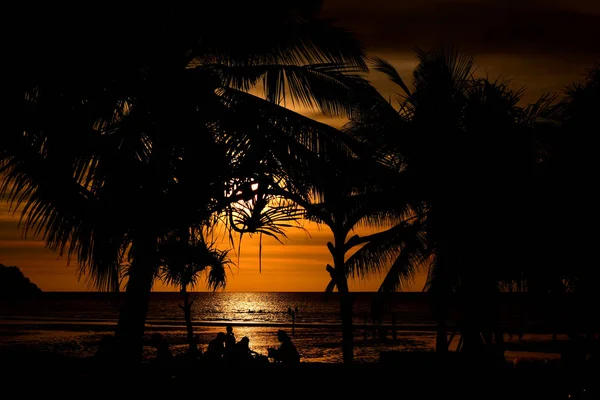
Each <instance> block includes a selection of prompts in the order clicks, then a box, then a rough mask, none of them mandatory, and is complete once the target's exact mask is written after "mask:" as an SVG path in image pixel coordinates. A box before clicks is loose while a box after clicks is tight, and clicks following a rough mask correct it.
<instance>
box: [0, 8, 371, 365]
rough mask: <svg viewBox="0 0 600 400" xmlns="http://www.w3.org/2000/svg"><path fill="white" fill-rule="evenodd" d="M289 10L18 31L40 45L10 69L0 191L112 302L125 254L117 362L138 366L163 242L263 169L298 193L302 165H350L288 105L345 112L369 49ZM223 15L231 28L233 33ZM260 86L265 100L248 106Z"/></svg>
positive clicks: (159, 16)
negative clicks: (327, 160) (328, 160)
mask: <svg viewBox="0 0 600 400" xmlns="http://www.w3.org/2000/svg"><path fill="white" fill-rule="evenodd" d="M296 6H297V5H296V4H286V5H273V7H272V8H271V9H269V11H268V12H266V13H265V12H263V11H264V10H263V9H261V8H260V7H251V6H249V5H236V8H231V7H229V5H227V4H219V5H215V7H214V9H213V10H211V12H208V11H206V10H203V9H202V8H201V7H200V9H197V7H191V8H190V7H188V8H186V9H178V8H176V7H173V8H172V9H170V10H164V9H162V8H160V7H153V6H149V7H146V8H144V9H143V10H133V12H132V10H126V9H124V10H120V12H119V13H118V14H116V13H114V12H113V10H109V9H98V10H96V12H95V13H94V14H93V15H89V16H86V18H70V17H69V19H68V20H65V17H64V16H65V15H70V14H69V13H65V14H61V10H56V9H53V11H54V12H53V11H52V10H43V9H41V8H40V9H39V10H37V9H36V10H34V11H36V12H33V11H32V13H29V14H27V15H25V17H24V20H23V21H22V22H23V23H22V24H21V25H22V26H27V27H29V28H30V29H32V31H33V32H31V35H30V37H35V38H36V39H37V38H39V40H37V41H35V42H31V43H29V42H28V43H23V49H18V50H19V51H18V52H17V54H15V57H11V59H13V60H14V62H17V63H21V64H19V65H18V66H17V67H18V68H19V70H20V72H21V73H20V74H18V75H15V76H19V77H21V79H18V80H17V86H18V93H17V97H16V99H17V103H18V105H17V107H15V108H16V109H20V110H22V111H21V113H15V114H14V117H15V118H17V117H18V119H16V120H15V121H14V122H15V124H9V125H10V126H14V127H15V128H14V129H12V130H11V129H9V130H8V131H6V132H5V133H6V134H3V136H2V141H1V144H0V160H1V171H0V172H2V176H3V186H2V188H3V192H7V193H9V197H10V200H11V202H12V205H13V206H14V207H15V209H20V210H21V213H22V221H23V224H24V225H23V226H24V229H25V231H29V232H31V233H33V234H41V235H43V237H44V238H45V240H46V243H47V245H48V247H49V248H50V249H53V250H56V251H58V252H60V253H61V254H63V253H65V254H66V255H67V257H69V258H70V257H75V258H76V259H77V261H78V262H79V266H80V271H81V273H82V274H83V275H84V276H88V277H91V278H92V282H93V283H95V284H96V286H98V287H101V288H112V289H115V285H116V283H117V282H118V279H116V278H115V277H118V276H119V271H118V262H117V261H118V259H119V255H120V252H121V251H123V249H126V250H127V252H128V253H129V254H128V256H129V257H130V258H131V260H132V261H131V267H130V273H129V277H128V282H127V287H126V293H125V299H124V302H123V307H122V309H121V312H120V316H119V322H118V324H117V329H116V332H115V335H116V339H117V341H116V342H117V349H118V350H119V352H120V354H121V355H122V356H123V358H124V361H131V362H136V361H138V360H139V359H140V358H141V354H142V353H141V350H142V337H143V332H144V326H145V320H146V312H147V306H148V300H149V293H150V288H151V286H152V282H153V279H154V276H155V272H156V271H157V269H158V266H159V264H160V260H159V257H158V252H157V249H158V245H159V243H160V241H161V240H163V239H164V238H165V237H167V236H168V235H169V234H170V233H171V232H173V231H174V230H175V229H178V228H179V227H181V226H193V225H197V224H202V223H207V222H209V223H210V222H211V221H213V219H214V218H215V215H218V214H221V213H223V212H226V211H227V209H228V206H229V205H230V204H232V203H235V202H237V201H239V200H241V199H243V198H244V197H245V193H244V192H243V191H242V190H241V188H244V187H247V186H248V184H249V183H250V184H252V183H254V182H257V181H260V180H261V179H258V178H259V177H261V176H263V175H265V171H268V172H269V174H268V175H267V176H270V177H273V181H272V185H273V186H277V185H281V184H285V185H287V186H288V187H290V188H294V190H300V189H302V187H303V186H302V178H303V175H302V172H301V171H298V172H295V171H297V170H298V169H299V168H305V167H306V165H307V160H308V158H307V157H306V154H307V153H310V152H311V150H317V149H319V150H320V151H324V149H327V151H336V149H339V151H342V152H343V151H345V150H344V148H345V146H344V145H343V144H340V143H339V140H338V139H337V138H336V137H335V135H332V134H331V130H328V129H326V128H324V126H323V124H319V123H316V122H315V121H313V120H311V119H309V118H306V117H303V116H301V115H299V114H297V113H294V112H292V111H290V110H288V109H286V108H284V107H281V105H282V104H284V102H285V101H286V100H289V101H292V102H295V103H300V104H304V105H307V106H313V107H317V108H318V109H320V110H322V111H323V112H325V113H327V114H330V115H337V114H344V113H346V112H348V111H349V110H350V109H351V104H352V93H353V91H352V85H354V84H357V83H358V84H360V82H361V81H362V78H361V77H360V75H359V73H360V72H361V71H364V70H366V64H365V61H364V52H363V49H362V47H361V46H360V44H359V43H358V42H357V41H356V40H355V39H354V38H353V37H352V36H351V35H349V34H348V32H346V31H344V30H343V29H340V28H336V27H334V26H332V25H331V24H329V23H328V22H327V21H323V20H321V19H320V18H318V17H316V16H315V15H314V10H313V9H312V8H311V7H305V6H303V7H296ZM56 11H58V15H55V14H56ZM220 11H223V13H220ZM224 11H227V12H224ZM215 15H218V16H222V15H227V23H228V24H227V25H226V26H227V30H228V32H227V34H223V32H222V30H223V27H224V26H225V25H224V23H223V22H222V19H221V18H215ZM50 16H52V17H56V18H49V17H50ZM61 16H62V17H61ZM48 21H51V24H52V27H58V28H56V29H49V28H50V26H49V23H48ZM73 32H77V34H73ZM273 32H276V33H277V34H273ZM25 48H26V51H25V50H24V49H25ZM39 60H53V61H54V62H53V63H50V64H48V63H47V64H44V65H41V64H40V62H39ZM257 86H258V87H259V88H260V89H261V90H262V94H263V96H262V97H260V96H256V95H252V94H250V93H249V90H250V89H251V88H253V87H257ZM23 113H24V115H23ZM21 117H23V118H21ZM288 175H289V176H294V179H285V180H284V179H279V178H281V177H287V176H288ZM281 182H283V183H281ZM261 185H264V182H263V183H261Z"/></svg>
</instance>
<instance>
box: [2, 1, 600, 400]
mask: <svg viewBox="0 0 600 400" xmlns="http://www.w3.org/2000/svg"><path fill="white" fill-rule="evenodd" d="M267 5H268V6H269V7H268V8H267ZM212 6H213V8H211V9H210V11H209V10H208V9H205V8H202V7H201V6H199V5H190V6H189V8H188V7H186V8H177V7H173V8H172V9H169V11H168V12H165V9H164V8H163V6H162V5H155V4H147V5H146V6H145V7H144V8H143V9H128V8H122V9H119V12H118V13H117V12H115V10H114V9H112V8H108V7H97V8H96V9H95V10H94V13H88V14H86V15H85V18H84V17H81V18H73V16H72V12H71V10H69V12H64V10H60V9H59V8H56V7H55V5H54V4H53V5H49V6H48V7H43V6H39V7H31V9H30V10H28V12H27V13H23V14H18V13H16V14H15V15H14V19H13V21H12V22H13V24H14V25H15V26H20V27H27V33H28V34H27V35H23V36H22V37H21V36H20V37H19V39H20V41H16V43H14V46H12V47H10V49H9V50H7V52H8V54H6V55H5V56H6V59H8V60H11V63H10V67H11V68H14V71H9V73H7V76H10V77H11V79H12V81H13V83H14V85H15V86H14V87H15V91H14V93H16V95H15V96H13V99H14V101H12V102H10V104H9V105H8V106H7V110H8V112H7V113H6V118H7V119H6V121H5V126H6V129H4V130H3V132H2V135H1V136H0V179H1V185H0V194H1V195H2V196H3V198H4V199H6V200H8V203H9V205H10V206H11V207H12V210H15V211H17V212H20V213H21V216H22V220H21V222H22V223H21V227H22V228H23V229H24V231H25V232H26V233H27V232H28V233H30V234H32V233H36V234H39V236H40V237H42V238H43V239H44V240H45V243H46V245H47V247H48V248H50V249H51V250H53V251H57V252H58V253H59V254H61V255H65V256H68V257H70V259H71V260H72V261H74V262H75V261H76V262H77V265H78V268H79V271H78V272H79V273H80V274H81V277H83V278H84V279H86V280H87V282H88V283H89V284H90V285H91V286H92V287H94V288H95V289H100V290H107V291H123V302H122V304H121V308H120V313H119V317H118V322H117V326H116V328H115V330H114V334H113V335H111V340H112V341H113V342H112V343H113V344H114V345H113V346H111V347H110V349H111V350H110V357H109V359H110V362H109V363H108V364H102V365H103V367H101V368H99V367H98V366H97V365H95V363H94V362H93V360H89V359H69V358H62V357H61V356H59V355H51V354H42V353H40V352H38V353H34V354H22V355H13V354H8V353H7V354H3V358H2V362H3V365H2V367H3V370H6V371H8V373H7V374H3V376H2V378H3V379H4V380H6V381H9V383H10V382H11V381H12V380H13V378H14V379H15V380H16V378H17V377H19V378H23V377H28V378H30V379H46V378H48V379H49V382H53V384H52V388H53V389H58V390H60V388H63V387H65V386H66V385H69V384H71V385H76V384H77V383H84V384H85V383H88V384H90V386H94V387H101V386H104V385H105V386H104V387H105V388H112V389H115V388H117V387H118V384H121V385H123V384H127V385H128V386H136V385H138V386H139V385H142V386H144V387H145V388H149V389H152V388H153V387H155V386H156V387H165V386H166V387H170V386H171V384H172V383H174V386H177V387H180V388H181V387H184V386H185V385H188V386H187V390H193V388H195V386H194V385H197V387H198V390H204V388H205V386H203V385H211V384H215V383H216V382H220V380H221V379H226V382H228V383H227V385H228V386H227V387H228V388H229V387H234V385H235V384H234V382H236V379H237V378H240V376H239V375H240V374H239V373H234V374H233V376H232V373H231V372H226V373H224V374H221V372H222V371H220V369H218V368H217V369H215V368H202V367H198V366H192V367H189V366H188V368H186V369H180V368H176V369H172V368H167V369H165V368H157V367H156V366H151V365H147V364H146V363H145V362H144V361H143V344H144V337H145V333H146V332H145V330H146V322H147V321H146V320H147V314H148V306H149V301H150V293H151V290H152V287H153V284H154V283H155V282H157V280H162V281H163V282H164V283H165V284H168V285H171V286H172V287H173V288H174V289H175V290H177V291H179V292H180V294H181V312H182V318H183V321H184V323H185V326H186V340H187V344H188V346H189V348H188V352H189V354H190V356H191V357H194V355H196V354H197V352H198V349H197V343H196V342H195V336H194V326H193V323H192V319H191V310H192V304H191V301H190V296H189V295H188V294H189V291H190V290H193V288H194V287H196V286H197V285H200V284H202V285H204V284H206V285H207V287H208V288H210V289H212V290H218V289H222V288H224V287H225V286H226V283H227V273H228V271H229V267H230V266H231V265H232V264H233V260H232V255H231V254H230V252H231V251H232V249H230V248H218V247H217V242H216V241H214V240H213V238H214V235H215V234H216V233H217V232H222V231H225V232H226V234H231V237H236V238H237V237H242V236H244V235H250V234H257V235H266V236H271V237H275V238H278V239H281V238H283V237H285V232H286V230H287V229H291V228H293V227H295V226H296V224H295V223H296V222H298V221H301V220H303V219H307V220H310V221H313V222H316V223H319V224H321V225H322V226H325V227H327V228H328V229H329V230H330V233H331V242H329V243H327V248H328V249H329V251H330V253H331V260H332V261H331V264H328V265H327V266H326V268H325V271H324V272H323V273H327V274H328V277H329V278H330V283H329V284H328V285H327V287H326V288H325V290H326V291H329V292H331V291H334V290H335V291H337V292H338V293H339V295H340V296H339V312H340V321H341V324H340V331H341V343H340V351H341V353H342V354H343V360H344V363H343V365H335V366H325V365H311V364H306V365H302V364H301V365H300V366H298V367H296V369H294V370H291V369H287V368H283V367H281V366H275V365H273V366H271V365H270V364H269V366H265V367H264V368H263V367H261V368H258V367H257V368H253V369H251V370H250V371H246V372H247V374H241V375H242V377H241V378H240V379H242V380H247V381H249V382H246V383H252V385H243V389H245V390H247V391H254V392H255V393H257V394H258V395H261V396H262V395H269V394H271V393H272V392H274V391H276V393H277V394H278V395H279V394H281V393H282V392H281V390H286V391H287V393H299V392H302V393H313V392H314V393H316V392H317V386H316V385H315V386H312V385H311V384H308V383H307V382H313V383H314V382H318V383H319V384H320V385H325V386H327V387H328V388H331V390H332V392H335V391H336V390H338V391H341V392H343V393H344V394H348V393H354V392H352V390H353V389H354V387H355V386H358V387H360V390H361V393H363V392H364V393H371V394H374V395H376V396H380V395H382V393H383V392H382V390H383V389H382V388H384V387H385V385H386V383H387V382H389V383H390V390H393V391H394V392H397V395H398V397H400V396H401V393H402V390H408V391H410V390H413V389H414V390H417V391H418V393H421V394H422V395H423V396H427V395H430V394H432V395H433V394H436V395H439V396H441V397H446V396H452V393H454V392H456V393H460V392H461V391H466V392H470V393H471V394H472V393H473V392H476V391H477V390H478V389H475V388H477V387H479V386H483V387H485V388H486V389H485V390H484V391H483V392H479V395H480V397H478V398H490V397H494V396H500V395H502V396H505V397H506V398H516V397H518V396H519V395H521V394H524V395H526V396H528V397H527V398H553V396H554V397H556V398H574V396H579V397H581V398H585V397H584V396H588V397H589V394H590V393H592V395H595V393H596V392H594V390H595V389H594V388H591V387H590V388H588V387H587V385H588V384H589V385H592V386H593V383H592V381H590V380H589V379H588V378H589V376H588V375H589V371H593V370H594V369H595V365H596V364H597V362H598V343H599V340H600V338H599V337H598V333H599V331H598V324H597V320H596V319H587V317H584V318H583V322H584V323H580V322H581V320H580V321H579V322H578V323H572V324H569V326H567V328H566V330H567V332H568V334H569V337H570V345H571V346H570V350H569V351H567V352H566V353H565V356H564V357H563V358H562V359H561V363H559V365H554V364H552V365H545V364H542V365H535V367H534V366H533V365H531V367H532V368H531V369H529V368H527V366H518V368H514V366H512V367H513V368H505V367H506V363H505V362H504V361H503V358H502V355H503V352H502V351H503V349H504V346H505V343H504V335H503V334H504V331H503V327H502V324H501V319H500V315H499V309H498V303H497V296H496V295H497V294H498V293H501V292H523V293H526V294H530V295H537V294H548V293H556V294H559V293H577V295H578V296H579V297H580V298H581V299H583V300H582V302H581V303H582V304H586V305H588V306H589V309H588V308H587V307H586V312H585V313H583V315H584V316H592V315H597V311H596V307H597V305H598V304H600V301H599V300H600V298H599V293H600V292H599V291H598V290H597V285H598V282H600V269H599V268H597V267H596V258H597V257H596V255H595V254H594V253H593V251H590V250H589V249H594V248H595V244H596V242H597V235H596V233H595V232H594V229H590V227H594V226H597V225H598V213H597V212H596V211H595V210H594V205H595V204H596V203H597V202H598V194H597V191H595V190H593V189H594V187H593V184H592V183H593V182H595V181H596V180H597V177H598V173H599V171H598V166H597V165H596V164H597V163H596V161H595V160H596V159H597V157H596V154H595V152H596V146H595V145H594V141H593V139H590V137H593V134H591V132H596V131H597V130H598V118H597V115H598V111H599V110H600V100H599V99H600V96H599V93H600V64H599V65H586V66H583V65H582V68H581V69H582V71H581V73H582V74H585V75H582V77H581V80H580V81H579V82H575V83H573V84H572V85H570V86H568V87H565V88H564V90H563V92H561V93H560V94H558V95H554V94H547V95H544V96H542V97H541V98H539V99H538V100H536V101H534V102H532V103H530V104H526V103H525V102H524V100H523V98H524V97H523V94H524V91H525V90H526V89H522V88H512V87H511V86H510V84H509V82H507V81H502V80H501V79H496V78H494V77H482V76H478V75H477V74H476V70H475V60H474V58H473V56H471V55H470V54H467V53H465V52H464V51H462V50H461V49H460V48H458V47H456V46H454V45H438V46H432V47H431V48H427V49H421V48H417V49H415V57H416V67H415V68H414V70H413V71H412V75H411V77H410V81H405V77H402V76H400V74H399V73H398V71H397V70H396V69H395V68H394V66H393V65H392V64H391V63H390V62H388V61H386V60H384V59H379V58H371V57H368V56H367V53H366V50H365V48H364V47H363V45H362V44H361V43H360V41H359V40H358V39H357V38H356V37H355V36H354V34H353V33H352V32H350V31H349V30H347V29H344V28H342V27H340V26H338V25H336V24H334V23H333V22H332V21H329V20H324V19H323V18H322V17H321V14H320V10H321V2H320V1H306V2H300V1H298V2H296V1H292V2H281V4H280V3H279V2H273V3H272V4H271V3H268V4H261V5H255V4H246V3H243V4H237V3H236V4H235V6H232V4H230V3H228V2H220V3H214V4H212ZM224 15H226V16H227V24H226V27H227V30H226V32H224V31H223V18H222V16H224ZM99 27H102V29H100V28H99ZM109 27H110V28H109ZM265 27H268V29H267V28H265ZM124 32H127V35H125V34H124ZM117 44H118V45H117ZM40 60H52V62H40ZM371 72H374V73H380V74H383V75H384V76H385V77H386V79H389V81H390V82H392V83H393V84H394V85H395V86H396V92H397V93H398V95H399V97H398V98H397V99H388V98H386V96H383V95H382V94H381V93H379V92H378V91H377V90H376V88H375V87H374V86H373V85H372V84H371V82H370V81H369V79H367V77H368V73H371ZM283 99H286V101H287V99H289V100H290V103H291V102H293V103H294V104H296V105H302V106H304V107H308V108H310V109H313V110H315V111H316V112H318V113H322V114H324V115H326V116H330V117H336V118H341V119H343V120H344V121H346V123H345V125H344V126H343V127H341V128H340V129H337V128H334V127H332V126H329V125H326V124H323V123H320V122H318V121H317V120H315V119H312V118H309V117H306V116H304V115H301V114H299V113H297V112H294V111H293V110H291V109H288V108H285V107H283V106H282V104H283ZM529 151H531V153H530V154H531V158H530V162H529V163H528V162H527V161H526V157H525V155H526V154H527V152H529ZM581 182H584V183H583V184H582V183H581ZM524 188H527V190H525V189H524ZM529 189H531V190H529ZM532 204H533V205H534V206H533V207H532V206H531V205H532ZM565 210H568V211H569V212H571V213H573V216H571V215H566V216H565ZM364 226H367V227H369V228H372V229H373V230H374V233H372V234H371V233H370V234H365V235H362V236H361V235H355V234H354V233H353V232H354V231H355V229H356V228H357V227H364ZM244 237H245V236H244ZM259 268H260V267H259ZM10 271H12V273H13V274H14V273H15V271H14V270H10ZM419 271H423V272H426V273H427V282H426V284H425V288H424V289H425V291H426V292H427V293H428V295H429V296H430V299H431V310H432V314H433V315H434V319H435V329H436V349H435V352H432V353H431V354H417V353H414V354H401V355H398V356H397V357H396V358H394V361H393V362H391V361H390V360H391V359H388V361H390V362H389V363H388V362H387V361H386V359H385V357H384V358H383V362H381V361H382V360H380V362H379V363H377V364H376V365H369V366H361V365H355V364H356V363H355V362H354V361H355V360H354V354H355V346H354V326H353V318H352V317H353V316H352V310H353V296H352V293H350V289H349V285H348V282H349V280H351V279H360V278H362V277H365V276H370V277H381V286H380V288H379V291H378V292H377V293H378V294H379V295H380V296H378V297H377V299H376V301H374V304H373V307H374V309H377V308H378V307H383V306H384V305H385V300H386V294H387V293H390V292H394V291H399V290H402V288H403V287H404V285H405V284H406V283H407V282H409V281H410V280H411V279H413V278H414V276H415V274H416V273H417V272H419ZM20 281H21V282H24V283H23V284H22V285H21V286H20V287H22V289H23V290H24V291H25V292H27V293H33V294H35V292H36V290H35V287H33V286H32V285H31V284H28V283H27V282H26V281H23V279H21V280H20ZM11 290H13V288H12V286H11V287H9V288H7V291H11ZM455 295H457V296H459V297H460V299H461V301H460V302H459V313H458V314H459V318H458V320H457V323H456V327H457V328H458V329H459V331H460V336H461V340H462V344H461V346H460V350H459V351H457V352H450V351H449V348H448V341H449V339H450V337H451V334H452V332H451V330H452V329H453V328H454V327H453V326H451V325H450V323H449V313H450V310H449V309H448V304H449V299H450V298H452V297H453V296H455ZM547 311H548V314H551V313H552V312H553V309H552V308H551V305H550V304H549V305H548V309H547ZM571 311H572V312H573V313H575V312H576V311H581V310H570V312H571ZM384 364H385V365H384ZM382 368H383V369H382ZM196 372H198V373H197V374H195V375H194V377H198V376H202V378H201V379H199V380H198V381H196V380H195V378H193V377H191V376H190V374H192V375H193V374H194V373H196ZM537 373H541V374H542V375H543V376H544V377H543V378H538V377H534V375H536V374H537ZM259 375H260V376H259ZM423 377H427V379H423ZM140 380H141V381H140ZM273 380H274V381H275V382H277V383H273ZM192 381H193V383H192ZM424 381H426V382H424ZM355 382H361V384H357V385H354V383H355ZM421 382H424V383H423V384H421ZM442 382H444V384H442ZM474 382H477V383H474ZM117 383H118V384H117ZM129 384H132V385H129ZM273 385H275V386H273ZM241 386H242V385H240V386H238V387H241ZM221 387H223V386H221ZM238 387H234V388H235V389H237V388H238ZM280 387H285V389H281V390H280ZM319 387H321V386H319ZM200 388H202V389H200ZM88 390H92V389H89V388H88ZM219 394H222V393H219ZM557 396H558V397H557ZM561 396H562V397H561ZM569 396H570V397H569Z"/></svg>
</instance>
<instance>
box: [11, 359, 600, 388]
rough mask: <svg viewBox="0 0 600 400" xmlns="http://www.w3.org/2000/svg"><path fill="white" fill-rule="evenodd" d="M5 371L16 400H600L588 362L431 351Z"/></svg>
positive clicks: (598, 380)
mask: <svg viewBox="0 0 600 400" xmlns="http://www.w3.org/2000/svg"><path fill="white" fill-rule="evenodd" d="M0 368H1V371H0V372H1V374H0V388H2V393H3V394H8V393H13V396H12V398H18V397H23V396H24V397H25V398H30V397H31V396H34V395H35V396H44V397H47V396H52V397H54V395H59V396H64V397H65V398H66V397H71V396H73V395H74V396H75V397H78V398H113V397H114V398H129V397H133V396H135V398H139V397H141V396H151V398H161V397H168V398H169V399H174V398H177V397H179V396H185V397H186V398H194V397H197V398H201V397H211V398H214V397H226V398H231V397H234V396H243V397H250V398H257V396H258V398H276V399H288V398H289V399H300V398H303V399H312V398H315V399H321V398H335V399H346V398H347V399H369V400H370V399H373V400H375V399H377V398H395V399H481V400H484V399H540V400H541V399H563V400H575V399H600V373H599V372H600V371H599V370H598V368H597V367H595V366H593V365H592V364H591V363H590V362H586V363H585V364H582V365H577V366H570V365H564V364H562V363H560V362H553V363H548V362H525V363H520V364H519V365H513V364H507V363H499V364H494V365H491V364H489V365H488V364H487V363H482V362H477V361H474V360H464V359H459V358H458V357H455V356H452V357H449V358H446V359H443V360H442V359H440V358H439V357H438V356H436V355H435V353H431V352H422V353H419V352H408V353H397V354H394V357H391V358H388V359H387V361H386V362H383V361H382V362H380V363H370V364H356V365H352V366H345V365H342V364H317V363H301V364H300V365H299V366H296V367H285V366H282V365H277V364H272V363H270V364H265V365H255V366H245V367H222V366H221V367H214V366H208V365H203V364H195V365H188V364H181V365H176V366H172V367H169V368H162V367H158V366H156V365H152V364H150V363H143V364H141V365H139V366H136V367H129V368H124V367H122V366H111V367H107V366H101V365H99V364H98V363H96V362H95V361H94V360H93V359H91V358H74V357H67V356H64V355H60V354H55V353H43V352H30V353H23V352H19V353H11V352H4V353H0ZM4 398H8V397H4Z"/></svg>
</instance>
